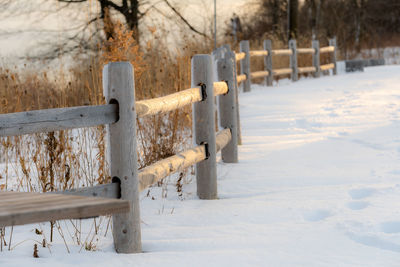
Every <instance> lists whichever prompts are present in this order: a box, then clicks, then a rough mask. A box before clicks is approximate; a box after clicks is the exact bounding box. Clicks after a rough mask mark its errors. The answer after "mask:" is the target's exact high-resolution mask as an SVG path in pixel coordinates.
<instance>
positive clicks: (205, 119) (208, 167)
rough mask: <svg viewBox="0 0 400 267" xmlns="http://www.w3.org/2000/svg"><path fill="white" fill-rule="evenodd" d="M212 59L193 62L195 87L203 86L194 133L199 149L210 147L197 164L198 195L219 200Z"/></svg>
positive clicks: (195, 110)
mask: <svg viewBox="0 0 400 267" xmlns="http://www.w3.org/2000/svg"><path fill="white" fill-rule="evenodd" d="M213 76H214V75H213V67H212V59H211V56H210V55H195V56H194V57H193V58H192V87H195V86H202V91H203V100H202V101H201V102H197V103H195V104H194V107H193V133H194V141H195V144H196V145H202V144H204V145H206V153H207V155H206V156H207V158H206V159H205V160H203V161H202V162H199V163H197V164H196V180H197V195H198V197H199V198H200V199H216V198H217V165H216V144H215V123H214V122H215V116H214V114H215V113H214V86H213V84H214V77H213Z"/></svg>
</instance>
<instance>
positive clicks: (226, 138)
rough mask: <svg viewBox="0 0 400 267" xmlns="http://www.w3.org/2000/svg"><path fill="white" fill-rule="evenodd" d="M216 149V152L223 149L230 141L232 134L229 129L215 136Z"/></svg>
mask: <svg viewBox="0 0 400 267" xmlns="http://www.w3.org/2000/svg"><path fill="white" fill-rule="evenodd" d="M215 139H216V147H217V152H219V151H221V149H223V148H225V147H226V146H227V145H228V144H229V142H230V141H231V140H232V133H231V130H230V129H223V130H221V131H219V132H218V133H217V134H216V138H215Z"/></svg>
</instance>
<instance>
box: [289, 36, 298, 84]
mask: <svg viewBox="0 0 400 267" xmlns="http://www.w3.org/2000/svg"><path fill="white" fill-rule="evenodd" d="M289 49H291V50H292V55H291V56H290V68H291V69H292V75H291V76H292V77H291V78H292V81H293V82H296V81H297V80H298V79H299V74H298V69H297V51H296V40H289Z"/></svg>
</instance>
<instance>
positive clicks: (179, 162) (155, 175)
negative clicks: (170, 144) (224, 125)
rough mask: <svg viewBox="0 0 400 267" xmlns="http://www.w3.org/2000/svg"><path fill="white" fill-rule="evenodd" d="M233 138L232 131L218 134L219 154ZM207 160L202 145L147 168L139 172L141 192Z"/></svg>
mask: <svg viewBox="0 0 400 267" xmlns="http://www.w3.org/2000/svg"><path fill="white" fill-rule="evenodd" d="M231 138H232V135H231V131H230V129H224V130H222V131H220V132H218V133H217V134H216V138H215V139H216V150H217V152H218V151H220V150H221V149H222V148H224V147H225V146H226V145H227V144H228V143H229V141H230V140H231ZM205 159H206V147H205V145H200V146H197V147H195V148H192V149H189V150H186V151H184V152H181V153H179V154H176V155H174V156H172V157H169V158H166V159H163V160H160V161H158V162H156V163H154V164H152V165H150V166H147V167H145V168H144V169H142V170H140V171H139V191H143V190H145V189H146V188H148V187H149V186H151V185H153V184H155V183H157V182H158V181H160V180H161V179H164V178H165V177H167V176H168V175H171V174H174V173H176V172H179V171H183V170H184V169H186V168H188V167H190V166H192V165H193V164H196V163H198V162H201V161H203V160H205Z"/></svg>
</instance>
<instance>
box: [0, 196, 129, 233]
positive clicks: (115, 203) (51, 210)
mask: <svg viewBox="0 0 400 267" xmlns="http://www.w3.org/2000/svg"><path fill="white" fill-rule="evenodd" d="M129 210H130V203H129V201H126V200H120V199H109V198H98V197H82V196H66V195H57V194H41V193H26V192H12V191H1V192H0V227H4V226H12V225H22V224H29V223H37V222H44V221H54V220H63V219H79V218H90V217H95V216H100V215H107V214H113V213H126V212H128V211H129Z"/></svg>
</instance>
